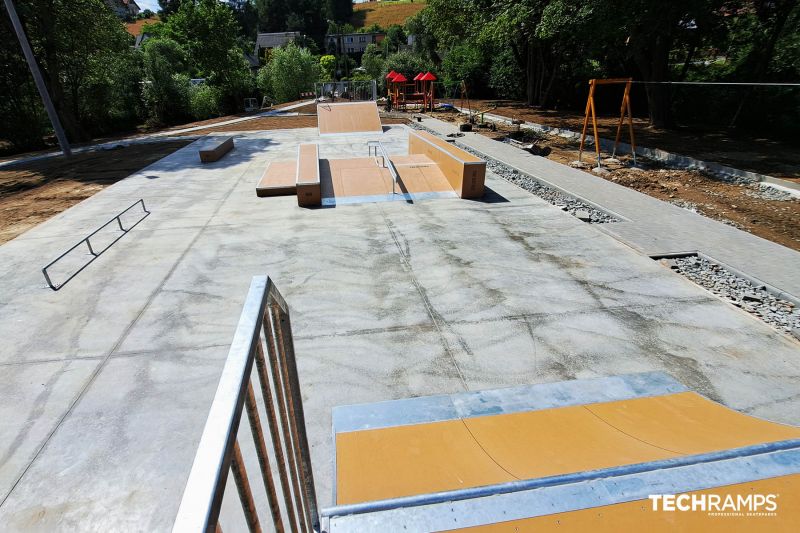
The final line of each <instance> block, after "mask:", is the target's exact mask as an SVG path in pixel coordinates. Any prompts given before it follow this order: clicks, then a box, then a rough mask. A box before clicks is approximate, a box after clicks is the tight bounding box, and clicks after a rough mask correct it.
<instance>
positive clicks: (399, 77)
mask: <svg viewBox="0 0 800 533" xmlns="http://www.w3.org/2000/svg"><path fill="white" fill-rule="evenodd" d="M392 81H393V82H395V83H403V82H404V81H408V78H406V77H405V76H403V75H402V74H398V75H397V76H395V77H394V78H392Z"/></svg>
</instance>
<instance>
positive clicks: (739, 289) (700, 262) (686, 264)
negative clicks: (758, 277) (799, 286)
mask: <svg viewBox="0 0 800 533" xmlns="http://www.w3.org/2000/svg"><path fill="white" fill-rule="evenodd" d="M661 261H662V263H664V264H665V265H667V266H669V267H670V268H671V269H673V270H675V271H676V272H678V273H680V274H682V275H684V276H686V277H687V278H689V279H690V280H692V281H694V282H695V283H697V284H698V285H700V286H701V287H704V288H706V289H708V290H710V291H711V292H713V293H714V294H716V295H717V296H719V297H721V298H723V299H724V300H728V301H729V302H731V303H732V304H733V305H735V306H737V307H740V308H742V309H744V310H745V311H747V312H748V313H750V314H752V315H754V316H756V317H758V318H760V319H761V320H763V321H764V322H766V323H767V324H769V325H771V326H774V327H776V328H777V329H779V330H781V331H785V332H786V333H789V334H792V335H794V336H795V337H797V338H799V339H800V308H798V307H796V306H795V304H793V303H792V302H789V301H788V300H783V299H781V298H776V297H775V296H773V295H772V294H770V293H769V292H767V290H766V288H765V287H763V286H756V285H753V284H752V283H750V281H748V280H746V279H744V278H741V277H739V276H737V275H736V274H733V273H732V272H730V271H728V270H726V269H725V268H723V267H722V266H720V265H718V264H716V263H714V262H712V261H709V260H708V259H705V258H702V257H697V256H689V257H678V258H674V259H662V260H661Z"/></svg>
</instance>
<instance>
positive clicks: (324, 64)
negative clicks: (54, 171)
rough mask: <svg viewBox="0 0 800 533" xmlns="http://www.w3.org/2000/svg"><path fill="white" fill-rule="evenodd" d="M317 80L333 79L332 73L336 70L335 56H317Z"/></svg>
mask: <svg viewBox="0 0 800 533" xmlns="http://www.w3.org/2000/svg"><path fill="white" fill-rule="evenodd" d="M319 68H320V73H319V81H331V80H333V76H334V73H335V72H336V56H333V55H330V54H328V55H324V56H322V57H320V58H319Z"/></svg>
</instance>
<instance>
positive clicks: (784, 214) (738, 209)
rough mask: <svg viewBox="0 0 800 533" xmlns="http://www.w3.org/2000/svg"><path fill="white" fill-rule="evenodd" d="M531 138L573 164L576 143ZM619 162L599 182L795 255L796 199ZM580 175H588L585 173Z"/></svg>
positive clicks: (798, 246) (799, 232)
mask: <svg viewBox="0 0 800 533" xmlns="http://www.w3.org/2000/svg"><path fill="white" fill-rule="evenodd" d="M437 118H440V119H442V120H448V121H450V122H464V119H465V116H464V115H458V114H456V113H438V114H437ZM475 131H478V132H479V133H481V134H483V135H486V136H487V137H490V138H493V139H496V140H503V139H504V138H506V137H507V136H508V135H509V134H512V135H513V134H514V133H515V131H516V127H515V126H502V125H498V127H497V131H491V130H489V129H482V128H477V129H476V130H475ZM536 137H537V138H538V139H539V141H538V143H537V146H538V147H541V148H545V147H547V148H550V149H551V152H550V154H548V155H547V158H548V159H551V160H553V161H557V162H559V163H562V164H565V165H569V164H570V163H572V162H573V161H576V160H577V159H578V146H577V144H575V143H572V142H570V141H568V140H566V139H564V138H561V137H556V136H549V135H543V136H536ZM604 157H608V154H606V155H604ZM593 159H594V153H591V152H590V153H589V154H588V157H587V154H586V152H584V161H589V162H591V161H592V160H593ZM619 161H620V162H619V163H608V162H605V163H603V167H604V168H605V169H607V170H608V171H609V172H608V173H607V174H603V175H602V177H603V178H604V179H607V180H609V181H613V182H614V183H617V184H619V185H624V186H625V187H629V188H631V189H635V190H637V191H639V192H642V193H644V194H647V195H649V196H653V197H655V198H658V199H659V200H664V201H666V202H670V203H673V204H676V205H679V206H681V207H686V208H688V209H691V210H693V211H696V212H697V213H700V214H702V215H704V216H707V217H709V218H712V219H714V220H718V221H720V222H723V223H725V224H729V225H731V226H734V227H737V228H739V229H742V230H744V231H747V232H749V233H752V234H754V235H758V236H759V237H762V238H764V239H767V240H770V241H772V242H776V243H778V244H782V245H783V246H786V247H788V248H792V249H794V250H798V251H800V199H797V198H795V199H792V200H780V201H779V200H771V199H767V198H765V197H764V196H763V192H762V189H761V188H760V186H759V185H740V184H735V183H728V182H725V181H721V180H720V178H718V177H716V176H712V175H709V174H706V173H704V172H701V171H696V170H675V169H668V168H665V167H663V166H661V165H658V164H656V163H655V162H652V161H646V162H643V161H642V160H641V159H640V160H639V161H638V162H639V163H640V165H639V166H640V168H631V166H630V163H631V161H630V159H629V158H628V157H627V156H623V157H620V158H619ZM584 172H587V173H592V172H591V169H590V168H587V169H584ZM593 175H594V174H593Z"/></svg>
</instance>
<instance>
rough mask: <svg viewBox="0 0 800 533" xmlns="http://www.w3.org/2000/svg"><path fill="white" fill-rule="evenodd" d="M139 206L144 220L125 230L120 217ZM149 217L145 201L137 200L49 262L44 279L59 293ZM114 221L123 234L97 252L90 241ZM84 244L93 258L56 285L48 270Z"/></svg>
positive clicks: (44, 269)
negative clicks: (59, 290)
mask: <svg viewBox="0 0 800 533" xmlns="http://www.w3.org/2000/svg"><path fill="white" fill-rule="evenodd" d="M139 204H141V205H142V211H144V216H143V217H142V218H140V219H139V220H137V221H136V222H135V223H134V224H133V225H131V226H130V227H129V228H125V227H124V226H123V225H122V219H121V218H120V217H122V215H124V214H125V213H127V212H128V211H130V210H131V209H133V208H134V207H136V206H137V205H139ZM149 215H150V211H148V210H147V208H146V207H145V205H144V199H139V200H137V201H136V202H134V203H133V204H131V205H130V206H129V207H128V208H127V209H125V210H124V211H122V212H120V213H119V214H117V215H116V216H115V217H114V218H112V219H111V220H109V221H108V222H106V223H105V224H103V225H102V226H100V227H99V228H97V229H96V230H94V231H93V232H91V233H90V234H89V235H87V236H86V237H84V238H83V239H81V240H80V241H78V243H77V244H75V245H74V246H73V247H72V248H70V249H69V250H67V251H66V252H64V253H63V254H61V255H59V256H58V257H56V258H55V259H53V260H52V261H50V262H49V263H48V264H47V265H45V267H44V268H42V274H44V279H45V280H46V281H47V284H48V285H49V286H50V288H51V289H53V290H54V291H57V290H58V289H60V288H61V287H63V286H64V285H66V284H67V282H69V280H71V279H72V278H74V277H75V276H77V275H78V274H79V273H80V272H81V271H82V270H83V269H84V268H86V267H87V266H89V265H91V264H92V262H93V261H94V260H95V259H97V258H98V257H100V256H101V255H102V254H103V252H105V251H106V250H108V249H109V248H111V246H113V244H114V243H115V242H117V241H118V240H120V239H121V238H122V237H123V236H125V235H126V234H127V233H128V232H129V231H130V230H132V229H133V228H134V227H136V225H137V224H139V222H141V221H142V220H144V219H145V218H147V217H148V216H149ZM114 221H116V222H117V225H118V226H119V229H120V231H121V232H122V233H121V234H120V235H118V236H117V238H116V239H114V240H113V241H111V242H110V243H108V244H107V245H106V246H105V247H104V248H103V249H102V250H100V251H97V250H95V249H94V248H93V247H92V241H91V240H90V239H91V238H92V237H93V236H94V235H97V233H98V232H99V231H100V230H102V229H104V228H106V227H107V226H108V225H109V224H111V223H112V222H114ZM84 243H85V244H86V247H87V248H88V249H89V254H90V255H91V256H92V258H91V259H89V261H87V262H86V263H85V264H84V265H83V266H81V267H80V268H79V269H78V270H76V271H75V272H73V273H72V274H71V275H70V276H69V277H68V278H67V279H65V280H64V281H62V282H61V283H59V284H58V285H56V284H54V283H53V281H52V280H51V279H50V274H48V273H47V269H48V268H50V267H51V266H53V265H54V264H55V263H57V262H58V261H60V260H61V259H63V258H64V257H65V256H66V255H67V254H69V253H70V252H72V251H73V250H74V249H76V248H77V247H78V246H81V245H82V244H84Z"/></svg>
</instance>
